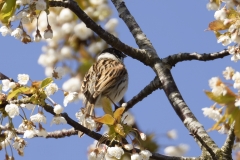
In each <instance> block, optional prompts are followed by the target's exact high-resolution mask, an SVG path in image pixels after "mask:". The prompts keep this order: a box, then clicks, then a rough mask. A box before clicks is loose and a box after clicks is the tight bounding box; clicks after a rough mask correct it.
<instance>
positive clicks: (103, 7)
mask: <svg viewBox="0 0 240 160" xmlns="http://www.w3.org/2000/svg"><path fill="white" fill-rule="evenodd" d="M111 12H112V10H111V8H110V7H109V6H108V5H107V4H106V3H102V4H100V5H99V6H98V7H97V8H96V11H95V12H94V16H96V17H98V19H99V20H100V21H102V20H104V19H106V18H107V17H109V16H110V14H111Z"/></svg>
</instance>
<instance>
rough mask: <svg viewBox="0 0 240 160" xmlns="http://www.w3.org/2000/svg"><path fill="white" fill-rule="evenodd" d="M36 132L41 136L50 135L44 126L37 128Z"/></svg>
mask: <svg viewBox="0 0 240 160" xmlns="http://www.w3.org/2000/svg"><path fill="white" fill-rule="evenodd" d="M36 134H37V135H38V136H39V137H45V138H46V137H47V136H48V133H47V131H46V130H45V129H44V128H40V129H39V130H36Z"/></svg>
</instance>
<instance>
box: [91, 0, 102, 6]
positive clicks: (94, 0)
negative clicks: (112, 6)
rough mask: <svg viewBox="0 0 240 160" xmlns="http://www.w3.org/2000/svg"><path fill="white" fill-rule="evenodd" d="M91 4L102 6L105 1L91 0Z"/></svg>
mask: <svg viewBox="0 0 240 160" xmlns="http://www.w3.org/2000/svg"><path fill="white" fill-rule="evenodd" d="M89 2H90V3H91V4H92V5H96V6H98V5H100V4H102V3H103V2H104V1H103V0H89Z"/></svg>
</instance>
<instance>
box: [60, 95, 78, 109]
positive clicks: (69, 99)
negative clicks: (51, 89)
mask: <svg viewBox="0 0 240 160" xmlns="http://www.w3.org/2000/svg"><path fill="white" fill-rule="evenodd" d="M77 98H78V93H77V92H69V93H68V94H67V95H66V96H65V97H64V100H63V105H64V106H65V107H66V106H67V104H68V103H70V102H73V101H75V100H76V99H77Z"/></svg>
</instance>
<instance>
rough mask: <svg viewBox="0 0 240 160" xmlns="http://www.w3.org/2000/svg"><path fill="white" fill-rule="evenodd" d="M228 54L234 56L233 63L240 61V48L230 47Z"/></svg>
mask: <svg viewBox="0 0 240 160" xmlns="http://www.w3.org/2000/svg"><path fill="white" fill-rule="evenodd" d="M228 52H229V53H230V54H231V55H232V57H231V61H234V62H237V61H238V60H240V48H239V47H236V46H228Z"/></svg>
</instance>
